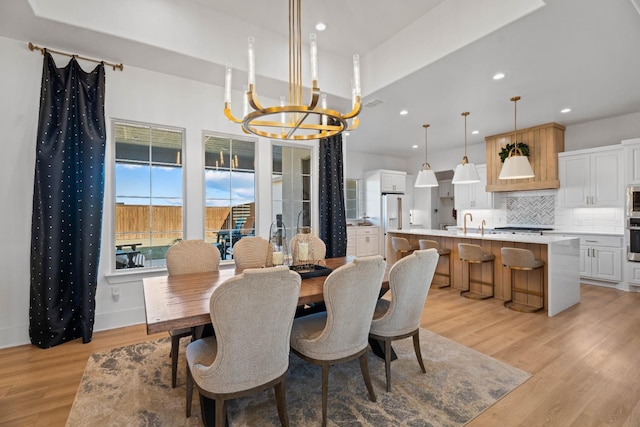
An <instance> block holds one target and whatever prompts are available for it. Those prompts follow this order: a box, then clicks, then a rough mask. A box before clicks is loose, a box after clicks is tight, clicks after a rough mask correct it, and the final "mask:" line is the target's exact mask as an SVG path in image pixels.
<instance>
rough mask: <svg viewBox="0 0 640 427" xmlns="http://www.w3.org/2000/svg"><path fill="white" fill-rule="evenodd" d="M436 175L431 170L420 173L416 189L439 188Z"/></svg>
mask: <svg viewBox="0 0 640 427" xmlns="http://www.w3.org/2000/svg"><path fill="white" fill-rule="evenodd" d="M437 186H438V180H437V179H436V174H435V173H434V172H433V170H431V169H423V170H421V171H420V172H418V177H417V178H416V183H415V187H437Z"/></svg>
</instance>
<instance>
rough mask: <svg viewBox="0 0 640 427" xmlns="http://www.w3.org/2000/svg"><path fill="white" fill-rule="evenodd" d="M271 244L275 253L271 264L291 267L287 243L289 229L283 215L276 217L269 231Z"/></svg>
mask: <svg viewBox="0 0 640 427" xmlns="http://www.w3.org/2000/svg"><path fill="white" fill-rule="evenodd" d="M269 243H270V244H271V249H272V250H273V253H272V255H271V257H272V259H271V263H272V264H273V265H274V266H276V265H289V263H290V258H289V249H288V243H287V227H285V225H284V223H283V222H282V214H277V215H276V220H275V221H273V222H272V223H271V227H270V229H269Z"/></svg>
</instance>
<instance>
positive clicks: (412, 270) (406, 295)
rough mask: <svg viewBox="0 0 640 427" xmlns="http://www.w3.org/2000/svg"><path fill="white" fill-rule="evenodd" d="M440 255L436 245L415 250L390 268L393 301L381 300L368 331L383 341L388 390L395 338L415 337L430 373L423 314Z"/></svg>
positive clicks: (416, 346) (417, 351)
mask: <svg viewBox="0 0 640 427" xmlns="http://www.w3.org/2000/svg"><path fill="white" fill-rule="evenodd" d="M439 257H440V256H439V255H438V251H437V250H436V249H433V248H432V249H426V250H418V251H414V252H413V253H412V254H411V255H409V256H406V257H404V258H402V259H400V260H398V261H397V262H396V263H395V264H393V266H392V267H391V270H390V271H389V289H390V290H391V301H389V300H387V299H380V300H378V303H377V305H376V309H375V313H374V315H373V320H372V321H371V329H370V331H369V337H370V338H372V339H375V340H379V341H383V342H384V367H385V374H386V377H387V391H391V342H392V341H395V340H400V339H403V338H409V337H413V349H414V351H415V353H416V357H417V358H418V363H419V364H420V369H422V372H423V373H426V372H427V371H426V369H425V367H424V362H423V361H422V353H421V352H420V317H421V316H422V311H423V309H424V303H425V301H426V299H427V294H428V293H429V288H430V287H431V280H432V279H433V274H434V273H435V271H436V266H437V265H438V258H439Z"/></svg>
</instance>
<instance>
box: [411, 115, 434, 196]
mask: <svg viewBox="0 0 640 427" xmlns="http://www.w3.org/2000/svg"><path fill="white" fill-rule="evenodd" d="M422 127H423V128H424V163H423V164H422V166H421V167H420V172H418V176H417V177H416V183H415V185H414V186H415V187H437V186H438V179H437V178H436V174H435V173H434V172H433V169H431V165H430V164H429V163H428V162H427V152H428V151H429V150H428V148H427V129H428V128H429V125H428V124H426V125H422Z"/></svg>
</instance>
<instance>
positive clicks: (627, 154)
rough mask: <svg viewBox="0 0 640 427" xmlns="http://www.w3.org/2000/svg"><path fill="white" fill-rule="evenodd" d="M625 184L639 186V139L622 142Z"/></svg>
mask: <svg viewBox="0 0 640 427" xmlns="http://www.w3.org/2000/svg"><path fill="white" fill-rule="evenodd" d="M622 146H623V147H624V158H625V159H626V164H625V173H626V176H627V181H626V183H627V184H640V138H635V139H627V140H624V141H622Z"/></svg>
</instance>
